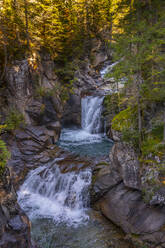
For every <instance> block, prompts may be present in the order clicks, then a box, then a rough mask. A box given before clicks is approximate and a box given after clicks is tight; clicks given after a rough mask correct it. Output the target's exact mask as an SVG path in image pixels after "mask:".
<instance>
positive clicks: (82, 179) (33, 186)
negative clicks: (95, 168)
mask: <svg viewBox="0 0 165 248" xmlns="http://www.w3.org/2000/svg"><path fill="white" fill-rule="evenodd" d="M90 183H91V170H90V169H88V168H87V169H84V170H81V171H79V172H69V173H66V174H62V173H61V172H60V169H59V167H58V166H57V165H56V164H52V163H51V164H48V165H47V166H41V167H39V168H37V169H35V170H32V171H31V172H30V173H29V175H28V177H27V179H26V180H25V182H24V184H23V185H22V186H21V188H20V190H19V192H18V201H19V203H20V205H21V207H22V208H23V209H24V210H25V211H26V212H27V213H28V215H29V217H30V218H31V219H33V218H38V217H52V218H54V219H55V221H56V222H66V223H68V224H76V223H79V222H82V221H83V220H86V219H87V218H88V216H87V215H86V213H85V210H86V209H87V207H89V194H88V191H89V189H88V188H89V185H90Z"/></svg>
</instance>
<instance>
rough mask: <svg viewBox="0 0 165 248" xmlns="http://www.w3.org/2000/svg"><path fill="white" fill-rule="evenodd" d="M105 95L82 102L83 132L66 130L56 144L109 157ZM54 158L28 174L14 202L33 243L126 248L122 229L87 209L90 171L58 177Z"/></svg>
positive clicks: (49, 246) (62, 247) (66, 247)
mask: <svg viewBox="0 0 165 248" xmlns="http://www.w3.org/2000/svg"><path fill="white" fill-rule="evenodd" d="M103 100H104V96H87V97H85V98H83V99H82V104H81V105H82V113H81V115H82V122H81V129H79V128H77V127H72V128H64V129H63V130H62V133H61V137H60V141H59V143H58V145H59V146H60V147H62V148H63V149H66V150H69V151H70V152H72V153H76V154H78V155H79V156H81V157H83V156H86V157H89V158H94V157H99V156H103V155H108V154H109V151H110V149H111V147H112V142H111V141H110V140H109V139H108V138H107V137H106V135H105V134H104V128H103V126H104V125H103V122H102V118H101V116H102V105H103ZM57 161H58V158H56V159H54V161H53V162H50V163H48V164H47V165H46V166H40V167H38V168H37V169H34V170H32V171H31V172H30V173H29V174H28V176H27V178H26V180H25V182H24V183H23V185H22V186H21V188H20V190H19V192H18V201H19V203H20V205H21V207H22V208H23V209H24V211H25V212H26V213H27V215H28V216H29V218H30V219H31V222H32V238H33V239H34V241H35V242H36V243H37V244H38V245H39V247H42V248H55V247H56V248H128V247H129V245H128V244H127V242H125V241H124V240H123V239H122V233H121V232H120V230H119V229H118V228H117V227H115V226H114V225H113V224H111V223H110V222H109V221H108V220H106V219H105V218H104V217H103V216H101V214H100V213H99V211H96V210H93V209H91V208H90V195H89V188H90V184H91V179H92V170H91V168H85V169H82V170H77V171H76V170H75V171H71V172H68V173H62V172H61V171H60V169H59V167H58V166H57V165H56V162H57Z"/></svg>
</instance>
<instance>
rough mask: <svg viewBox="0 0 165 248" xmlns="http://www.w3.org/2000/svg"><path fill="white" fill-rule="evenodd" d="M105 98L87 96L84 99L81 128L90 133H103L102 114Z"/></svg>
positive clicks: (82, 102)
mask: <svg viewBox="0 0 165 248" xmlns="http://www.w3.org/2000/svg"><path fill="white" fill-rule="evenodd" d="M103 100H104V97H103V96H101V97H99V96H95V97H93V96H87V97H85V98H83V99H82V101H81V104H82V114H81V126H82V129H83V130H85V131H86V132H88V133H95V134H98V133H101V126H102V123H101V113H102V103H103Z"/></svg>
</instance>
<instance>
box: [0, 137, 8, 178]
mask: <svg viewBox="0 0 165 248" xmlns="http://www.w3.org/2000/svg"><path fill="white" fill-rule="evenodd" d="M9 158H10V153H9V151H8V150H7V147H6V144H5V142H4V141H3V140H1V139H0V175H2V173H3V171H4V168H5V165H6V163H7V160H8V159H9Z"/></svg>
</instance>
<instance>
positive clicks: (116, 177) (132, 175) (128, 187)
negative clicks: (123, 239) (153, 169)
mask: <svg viewBox="0 0 165 248" xmlns="http://www.w3.org/2000/svg"><path fill="white" fill-rule="evenodd" d="M109 166H110V167H109V172H108V173H107V171H106V173H105V174H104V173H101V172H99V174H98V173H97V174H96V175H95V179H94V182H93V186H92V189H91V196H92V202H91V203H92V205H95V204H96V203H97V205H99V209H100V210H101V211H102V213H103V214H104V215H105V216H106V217H107V218H108V219H110V220H111V221H112V222H114V223H115V224H116V225H118V226H120V227H121V228H122V229H123V230H124V231H125V233H126V234H127V237H128V238H131V239H133V240H134V241H135V242H137V241H138V242H139V240H142V241H144V242H146V244H147V247H150V248H151V247H153V248H155V247H165V230H164V228H165V206H163V205H161V204H159V203H157V204H156V205H154V206H153V205H152V206H151V204H150V203H149V202H148V203H146V202H145V201H144V198H143V194H142V182H141V175H140V167H139V163H138V159H137V157H136V154H135V152H134V150H133V148H132V147H130V146H129V145H126V144H124V143H116V144H115V145H114V147H113V149H112V151H111V153H110V165H109Z"/></svg>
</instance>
